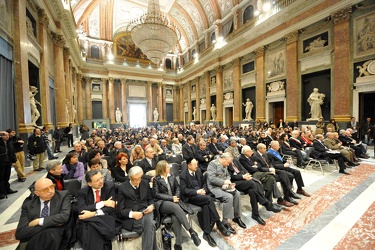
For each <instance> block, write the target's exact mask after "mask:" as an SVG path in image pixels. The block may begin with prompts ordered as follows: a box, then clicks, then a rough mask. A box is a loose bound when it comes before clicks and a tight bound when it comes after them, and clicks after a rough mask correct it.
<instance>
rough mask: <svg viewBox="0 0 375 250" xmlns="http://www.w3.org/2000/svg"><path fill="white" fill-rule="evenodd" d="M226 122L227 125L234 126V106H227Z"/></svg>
mask: <svg viewBox="0 0 375 250" xmlns="http://www.w3.org/2000/svg"><path fill="white" fill-rule="evenodd" d="M224 121H225V124H224V126H226V127H231V126H233V107H226V108H225V120H224Z"/></svg>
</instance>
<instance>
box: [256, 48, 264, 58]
mask: <svg viewBox="0 0 375 250" xmlns="http://www.w3.org/2000/svg"><path fill="white" fill-rule="evenodd" d="M264 50H265V48H264V46H262V47H259V48H257V49H255V51H254V52H255V54H256V56H264Z"/></svg>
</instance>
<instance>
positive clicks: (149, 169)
mask: <svg viewBox="0 0 375 250" xmlns="http://www.w3.org/2000/svg"><path fill="white" fill-rule="evenodd" d="M154 154H155V153H154V150H153V149H152V148H147V149H146V150H145V158H144V159H143V160H141V161H140V162H139V163H138V165H139V166H140V167H141V168H142V170H143V173H145V174H144V175H143V178H145V179H147V180H151V178H152V177H154V176H155V168H156V159H155V157H154Z"/></svg>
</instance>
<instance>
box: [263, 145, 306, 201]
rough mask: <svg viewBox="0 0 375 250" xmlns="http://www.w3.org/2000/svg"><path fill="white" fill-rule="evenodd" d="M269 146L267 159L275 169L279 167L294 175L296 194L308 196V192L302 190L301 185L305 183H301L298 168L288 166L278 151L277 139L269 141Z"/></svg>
mask: <svg viewBox="0 0 375 250" xmlns="http://www.w3.org/2000/svg"><path fill="white" fill-rule="evenodd" d="M270 146H271V148H270V149H269V150H268V152H267V155H268V159H270V161H271V164H272V166H273V167H274V168H275V169H280V170H283V171H286V172H288V173H291V174H292V175H293V176H294V179H295V181H296V183H297V187H298V188H297V194H302V195H304V196H306V197H310V194H308V193H307V192H306V191H305V190H303V187H304V186H305V184H304V183H303V179H302V175H301V172H300V171H299V170H298V169H294V168H290V165H289V163H288V162H286V163H284V161H283V159H282V157H281V155H280V153H279V149H280V144H279V142H278V141H271V144H270Z"/></svg>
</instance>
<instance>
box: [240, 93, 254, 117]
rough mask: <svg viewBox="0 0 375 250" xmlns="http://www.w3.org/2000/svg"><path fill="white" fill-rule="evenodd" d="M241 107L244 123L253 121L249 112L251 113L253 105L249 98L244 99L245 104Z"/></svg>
mask: <svg viewBox="0 0 375 250" xmlns="http://www.w3.org/2000/svg"><path fill="white" fill-rule="evenodd" d="M242 105H243V106H245V114H246V116H245V119H243V120H244V121H252V120H253V119H252V118H251V112H252V111H253V108H254V104H253V103H252V102H251V101H250V99H249V98H247V99H246V103H242Z"/></svg>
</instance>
